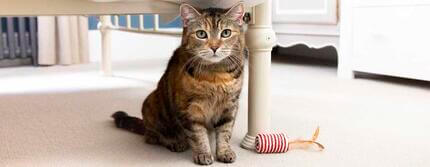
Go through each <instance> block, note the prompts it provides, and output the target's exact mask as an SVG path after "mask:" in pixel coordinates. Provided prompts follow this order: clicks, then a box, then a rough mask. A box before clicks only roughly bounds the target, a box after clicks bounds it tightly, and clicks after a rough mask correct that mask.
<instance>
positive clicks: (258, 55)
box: [241, 0, 276, 149]
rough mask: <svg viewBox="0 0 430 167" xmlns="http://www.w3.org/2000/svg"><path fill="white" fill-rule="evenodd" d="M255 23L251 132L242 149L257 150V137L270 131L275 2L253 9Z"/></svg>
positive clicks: (250, 31) (251, 57)
mask: <svg viewBox="0 0 430 167" xmlns="http://www.w3.org/2000/svg"><path fill="white" fill-rule="evenodd" d="M253 13H254V15H253V17H254V18H253V19H254V24H251V25H250V26H249V27H248V32H247V34H246V39H247V40H246V42H247V45H248V47H249V51H250V55H249V94H248V109H249V111H248V133H247V134H246V136H245V138H244V139H243V141H242V143H241V146H242V147H243V148H246V149H254V148H255V136H256V135H257V134H258V133H260V132H267V131H269V130H270V123H271V122H270V119H271V118H270V117H271V108H270V103H271V91H270V80H271V77H270V75H271V73H270V65H271V51H272V48H273V46H274V44H275V41H276V36H275V32H274V31H273V29H272V0H267V1H266V2H264V3H263V4H260V5H258V6H256V7H255V8H254V10H253Z"/></svg>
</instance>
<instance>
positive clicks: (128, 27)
mask: <svg viewBox="0 0 430 167" xmlns="http://www.w3.org/2000/svg"><path fill="white" fill-rule="evenodd" d="M120 16H125V25H120ZM133 16H136V15H133ZM110 17H111V21H112V26H110V27H109V29H111V30H119V31H126V32H134V33H149V34H165V35H181V34H182V29H180V28H160V21H159V20H160V15H159V14H154V15H153V16H152V17H153V27H152V28H147V27H146V26H145V21H144V19H145V18H144V14H140V15H137V17H138V19H137V20H136V19H134V20H133V19H132V15H111V16H110ZM134 21H137V25H138V26H137V27H133V26H132V25H133V23H134ZM99 26H100V25H99Z"/></svg>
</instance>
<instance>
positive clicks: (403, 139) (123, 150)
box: [0, 57, 430, 167]
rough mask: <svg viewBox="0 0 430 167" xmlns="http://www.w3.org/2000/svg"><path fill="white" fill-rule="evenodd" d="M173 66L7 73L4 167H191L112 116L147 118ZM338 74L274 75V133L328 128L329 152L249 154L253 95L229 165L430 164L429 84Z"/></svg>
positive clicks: (312, 69)
mask: <svg viewBox="0 0 430 167" xmlns="http://www.w3.org/2000/svg"><path fill="white" fill-rule="evenodd" d="M166 61H167V58H159V57H157V58H154V57H153V58H148V57H147V58H142V59H139V60H133V61H121V62H115V63H114V65H115V67H114V69H115V70H114V71H115V72H116V76H115V77H102V76H101V75H99V74H100V73H99V71H98V66H97V65H96V64H89V65H78V66H71V67H63V66H55V67H44V68H31V67H29V68H27V67H26V68H10V69H0V118H1V119H0V166H144V167H150V166H192V165H193V163H192V159H191V152H190V151H187V152H185V153H172V152H170V151H168V150H167V149H165V148H162V147H159V146H152V145H147V144H144V142H143V140H142V137H141V136H138V135H135V134H131V133H128V132H124V131H122V130H118V129H116V128H114V126H113V123H112V120H111V119H110V115H111V113H113V112H114V111H117V110H125V111H128V112H129V113H131V114H132V115H136V116H140V113H139V112H140V106H141V102H142V100H143V99H144V98H145V96H146V95H148V93H149V92H150V91H151V90H152V89H153V88H154V86H155V84H156V81H157V79H158V78H159V77H160V75H161V73H162V71H163V70H164V65H165V64H166ZM287 62H288V63H287ZM335 71H336V69H335V68H334V67H330V66H325V65H319V64H312V65H308V64H303V63H300V62H295V63H291V62H289V61H288V59H287V60H284V59H280V60H277V61H275V62H274V65H273V70H272V77H273V82H272V85H273V87H272V91H273V98H272V99H273V108H272V111H271V112H272V120H273V121H272V125H273V129H274V130H276V131H282V132H288V134H289V135H290V136H296V137H303V138H307V137H310V135H311V134H312V132H313V130H314V128H315V127H316V126H318V125H319V126H320V127H321V132H320V139H319V140H320V142H321V143H323V144H325V146H326V148H327V149H326V150H325V151H324V152H315V151H302V150H294V151H291V152H288V153H286V154H270V155H260V154H256V153H254V152H251V151H248V150H244V149H242V148H240V147H239V144H240V141H241V139H242V137H243V136H244V135H245V133H246V118H247V113H246V111H247V102H246V99H247V91H246V90H247V89H244V90H245V91H244V92H243V96H242V99H241V108H240V114H239V115H238V118H237V119H238V120H237V123H236V126H235V130H234V136H233V139H232V142H231V143H232V145H233V147H234V150H235V151H236V152H237V155H238V158H237V162H235V163H234V164H231V165H228V166H244V167H245V166H330V167H332V166H339V167H343V166H377V167H380V166H414V167H417V166H430V159H429V155H430V151H429V150H430V142H429V141H430V131H429V128H430V121H429V118H430V110H429V109H430V101H429V99H430V83H428V82H418V81H410V80H401V79H390V78H373V79H363V78H362V79H355V80H340V79H338V78H336V76H335ZM214 166H225V165H224V164H222V163H219V162H215V163H214Z"/></svg>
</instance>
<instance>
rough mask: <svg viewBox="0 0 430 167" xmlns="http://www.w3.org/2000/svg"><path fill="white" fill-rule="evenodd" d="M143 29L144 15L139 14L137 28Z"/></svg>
mask: <svg viewBox="0 0 430 167" xmlns="http://www.w3.org/2000/svg"><path fill="white" fill-rule="evenodd" d="M144 29H145V20H144V15H143V14H141V15H139V30H144Z"/></svg>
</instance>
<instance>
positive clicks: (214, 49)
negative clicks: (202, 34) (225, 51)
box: [211, 46, 219, 53]
mask: <svg viewBox="0 0 430 167" xmlns="http://www.w3.org/2000/svg"><path fill="white" fill-rule="evenodd" d="M218 48H219V47H218V46H211V49H212V50H213V51H214V53H215V52H216V50H218Z"/></svg>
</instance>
